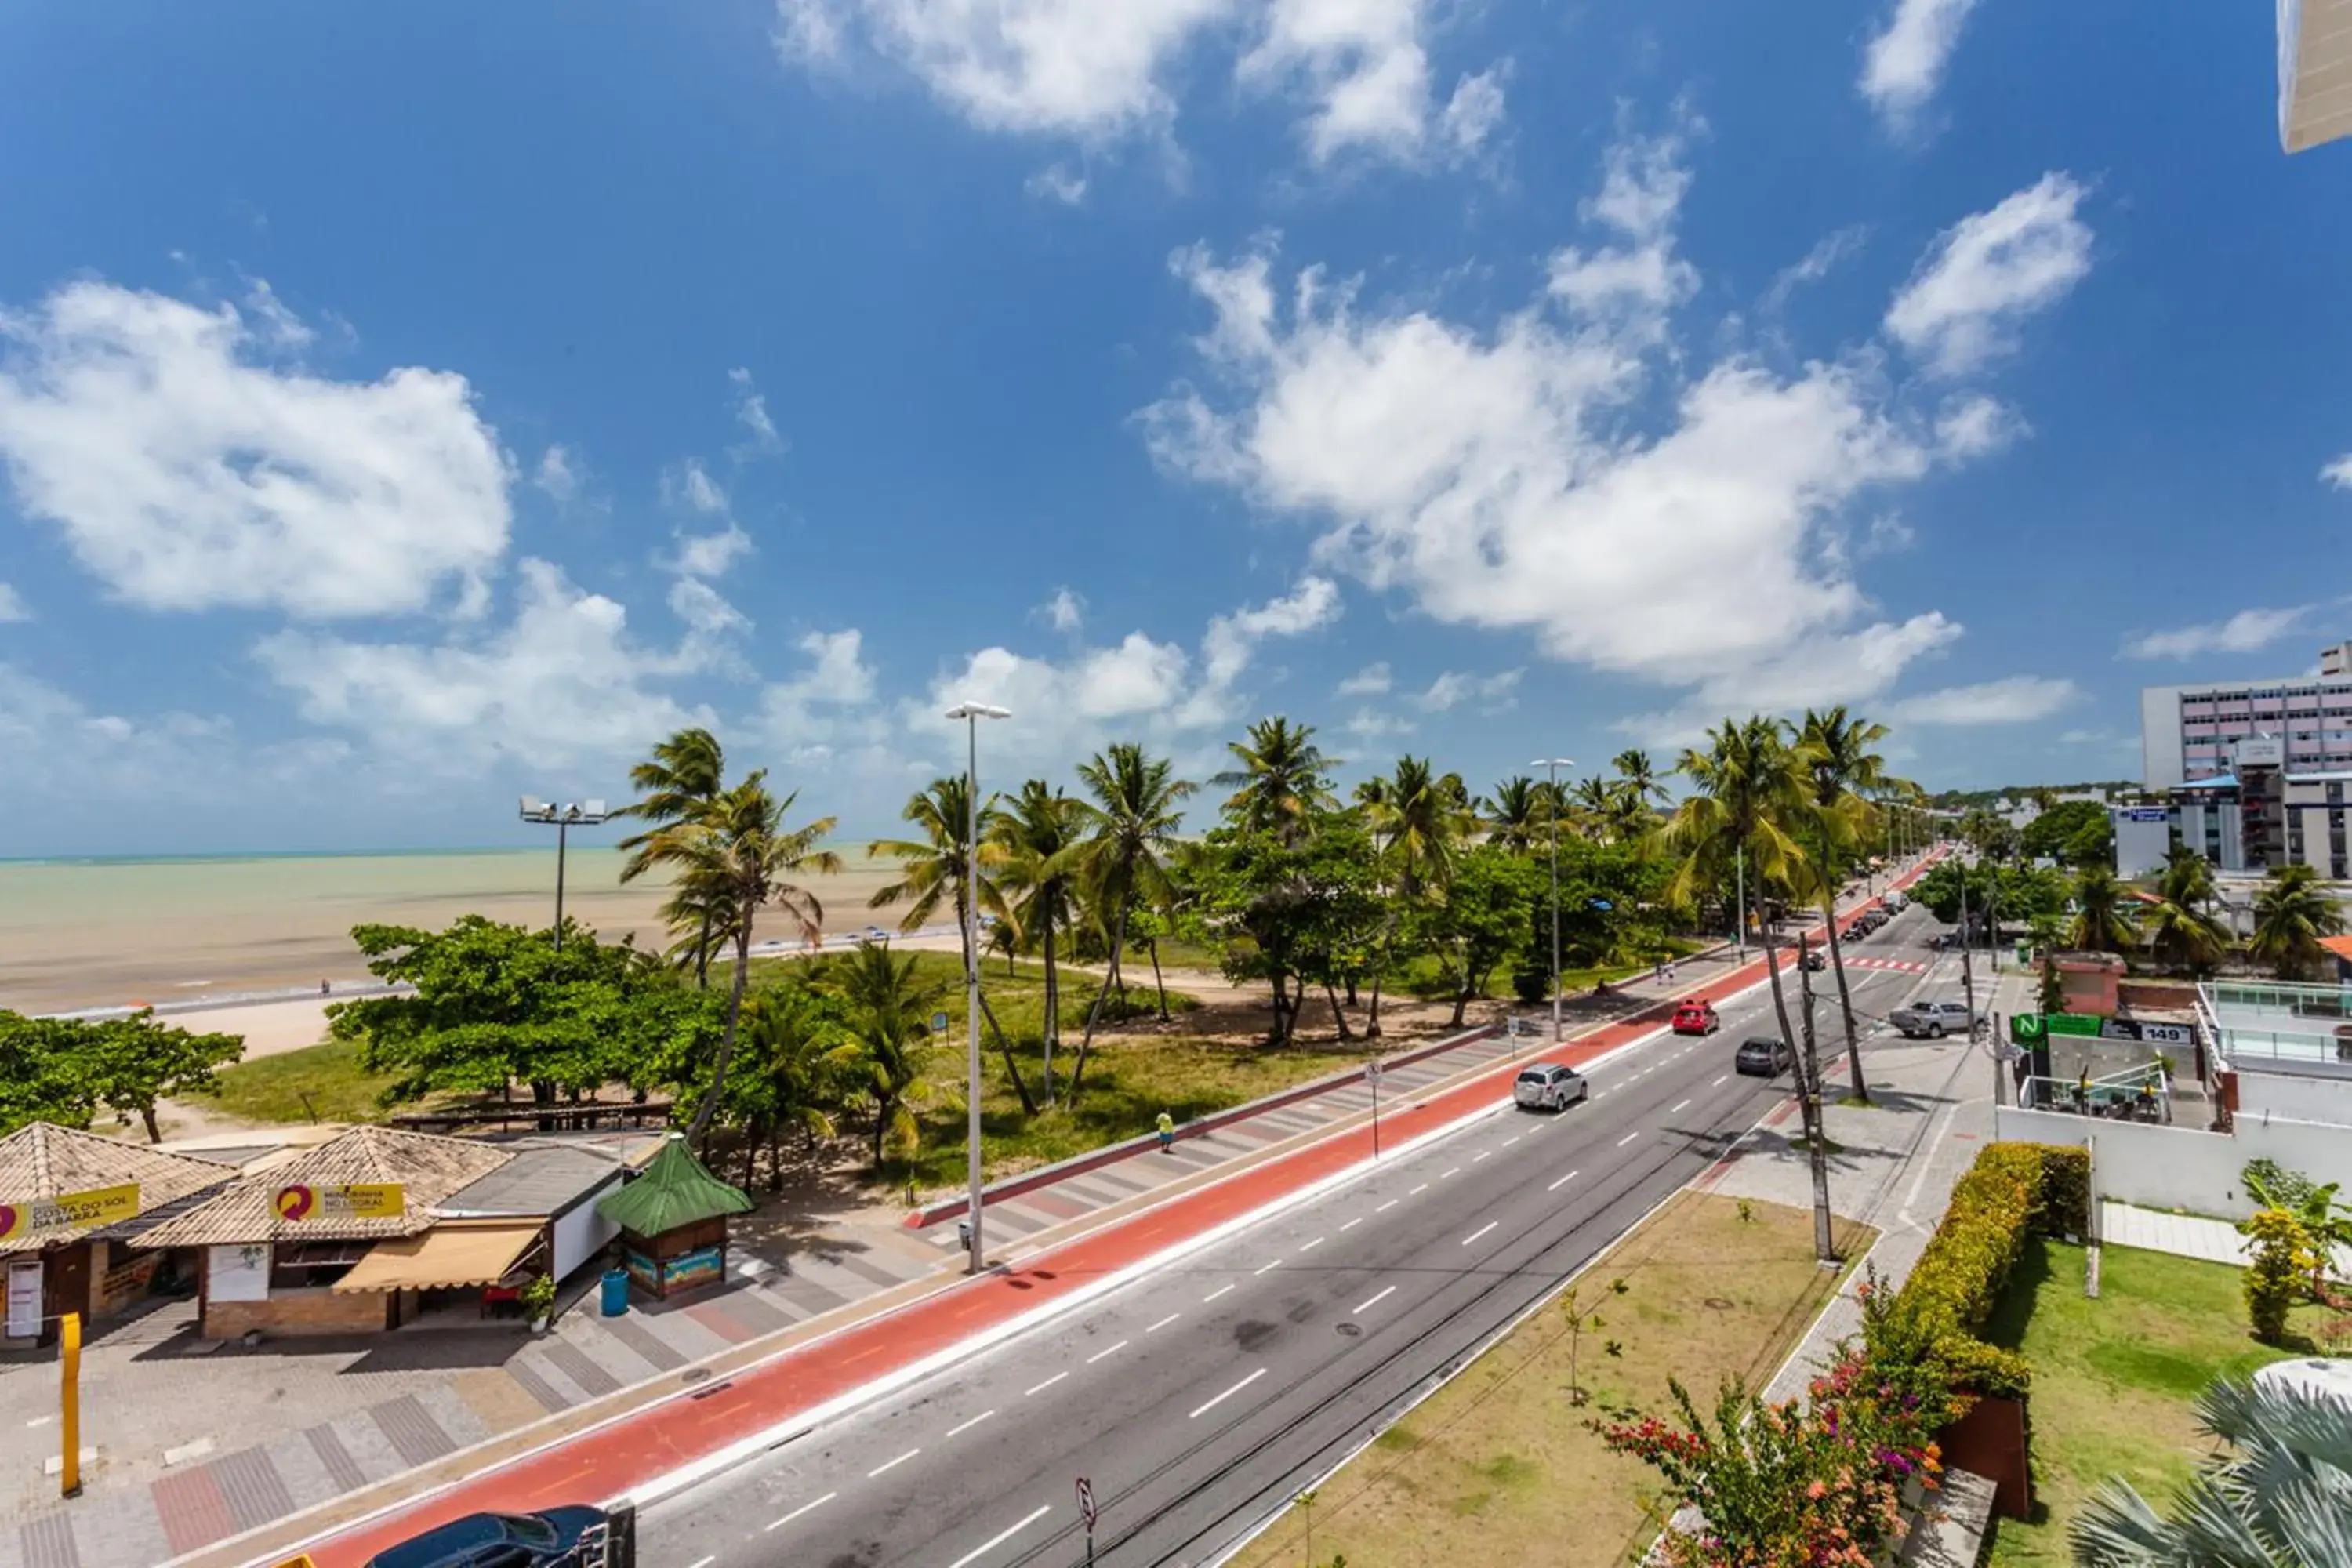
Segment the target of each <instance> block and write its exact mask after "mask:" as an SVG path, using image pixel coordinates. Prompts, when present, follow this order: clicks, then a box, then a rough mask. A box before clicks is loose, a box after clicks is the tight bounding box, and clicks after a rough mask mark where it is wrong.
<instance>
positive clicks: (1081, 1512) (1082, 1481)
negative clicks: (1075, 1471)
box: [1078, 1476, 1095, 1568]
mask: <svg viewBox="0 0 2352 1568" xmlns="http://www.w3.org/2000/svg"><path fill="white" fill-rule="evenodd" d="M1078 1517H1079V1518H1081V1519H1083V1520H1085V1521H1087V1568H1094V1562H1095V1484H1094V1482H1092V1481H1090V1480H1088V1479H1087V1478H1086V1477H1084V1476H1080V1477H1079V1478H1078Z"/></svg>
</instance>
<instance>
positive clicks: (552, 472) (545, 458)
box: [530, 446, 580, 506]
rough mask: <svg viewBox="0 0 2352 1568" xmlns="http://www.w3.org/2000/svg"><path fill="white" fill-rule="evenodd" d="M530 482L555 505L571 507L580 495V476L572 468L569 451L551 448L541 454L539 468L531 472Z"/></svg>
mask: <svg viewBox="0 0 2352 1568" xmlns="http://www.w3.org/2000/svg"><path fill="white" fill-rule="evenodd" d="M530 482H531V483H532V484H534V485H536V486H538V487H539V489H541V491H543V492H544V493H545V494H546V496H547V498H548V499H549V500H551V501H553V502H554V503H555V504H556V505H558V506H569V505H571V504H572V501H573V500H576V499H577V498H578V496H579V494H580V475H579V474H578V472H576V471H575V470H574V469H573V468H572V453H571V451H570V450H569V449H568V448H566V447H562V446H553V447H549V448H548V449H547V450H546V451H544V452H542V453H541V454H540V457H539V467H537V468H533V469H532V470H531V474H530Z"/></svg>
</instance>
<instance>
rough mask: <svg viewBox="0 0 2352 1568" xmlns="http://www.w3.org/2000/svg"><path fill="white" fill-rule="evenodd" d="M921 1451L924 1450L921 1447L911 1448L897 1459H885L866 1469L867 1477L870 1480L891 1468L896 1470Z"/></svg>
mask: <svg viewBox="0 0 2352 1568" xmlns="http://www.w3.org/2000/svg"><path fill="white" fill-rule="evenodd" d="M921 1452H922V1450H921V1449H920V1448H909V1449H908V1450H907V1451H906V1452H905V1453H903V1454H901V1455H899V1456H898V1458H895V1459H885V1460H883V1461H882V1462H881V1463H880V1464H878V1465H877V1466H875V1467H874V1468H872V1469H870V1470H868V1471H866V1479H867V1480H869V1481H870V1480H872V1479H874V1478H875V1477H877V1476H878V1475H882V1474H884V1473H886V1472H887V1471H890V1470H895V1469H897V1468H898V1467H899V1466H901V1465H903V1464H905V1463H906V1462H907V1461H908V1460H909V1459H911V1458H914V1457H915V1456H916V1455H918V1454H919V1453H921Z"/></svg>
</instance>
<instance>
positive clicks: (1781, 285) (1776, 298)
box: [1764, 224, 1870, 312]
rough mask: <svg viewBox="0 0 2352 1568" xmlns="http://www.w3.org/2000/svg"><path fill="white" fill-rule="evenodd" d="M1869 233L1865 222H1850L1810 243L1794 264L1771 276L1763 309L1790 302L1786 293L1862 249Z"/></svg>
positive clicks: (1817, 278)
mask: <svg viewBox="0 0 2352 1568" xmlns="http://www.w3.org/2000/svg"><path fill="white" fill-rule="evenodd" d="M1869 237H1870V229H1869V227H1868V226H1867V225H1864V224H1853V225H1852V226H1848V227H1845V228H1841V229H1838V230H1836V231H1834V232H1832V233H1830V234H1825V235H1823V236H1822V237H1821V238H1820V239H1818V240H1816V241H1814V243H1813V247H1812V248H1811V250H1808V251H1807V252H1805V254H1804V255H1803V256H1802V257H1801V258H1798V260H1797V263H1796V265H1794V266H1792V267H1784V268H1781V269H1780V271H1779V272H1777V273H1775V274H1774V275H1773V278H1772V287H1771V288H1769V289H1766V290H1765V291H1764V309H1765V310H1766V311H1767V312H1771V311H1777V310H1780V309H1782V308H1783V307H1785V306H1786V305H1787V304H1788V303H1789V296H1790V294H1792V293H1794V292H1796V291H1797V290H1798V289H1801V288H1803V287H1804V286H1805V285H1806V284H1808V283H1818V282H1820V281H1821V280H1822V279H1824V278H1826V277H1828V276H1829V275H1830V274H1831V273H1832V272H1833V271H1835V270H1836V269H1837V268H1838V267H1839V266H1840V265H1842V264H1843V262H1845V261H1846V260H1847V259H1848V258H1851V257H1853V256H1854V255H1855V254H1856V253H1857V252H1859V251H1860V250H1861V249H1862V246H1863V241H1864V240H1865V239H1867V238H1869Z"/></svg>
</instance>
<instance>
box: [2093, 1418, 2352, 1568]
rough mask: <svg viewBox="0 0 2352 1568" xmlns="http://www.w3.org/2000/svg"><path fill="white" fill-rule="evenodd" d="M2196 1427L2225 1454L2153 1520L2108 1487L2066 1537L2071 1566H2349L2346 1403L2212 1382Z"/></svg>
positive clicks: (2351, 1484) (2119, 1486) (2131, 1497)
mask: <svg viewBox="0 0 2352 1568" xmlns="http://www.w3.org/2000/svg"><path fill="white" fill-rule="evenodd" d="M2197 1424H2198V1426H2200V1427H2201V1428H2203V1430H2204V1432H2205V1433H2206V1435H2207V1436H2211V1437H2217V1438H2219V1439H2221V1442H2222V1443H2223V1444H2225V1445H2227V1447H2226V1448H2225V1449H2223V1450H2221V1451H2220V1452H2217V1453H2215V1454H2214V1455H2212V1457H2210V1458H2207V1459H2204V1460H2203V1461H2201V1462H2200V1465H2199V1467H2198V1472H2197V1475H2196V1477H2195V1479H2192V1480H2190V1481H2189V1484H2188V1485H2187V1486H2186V1487H2184V1488H2182V1489H2180V1491H2179V1494H2178V1495H2177V1496H2176V1498H2175V1499H2174V1500H2173V1503H2172V1509H2171V1514H2170V1517H2167V1516H2165V1515H2163V1514H2159V1513H2158V1512H2157V1511H2156V1510H2155V1509H2153V1508H2151V1507H2150V1506H2148V1504H2147V1500H2145V1499H2143V1498H2142V1497H2141V1496H2140V1495H2139V1493H2138V1492H2137V1491H2136V1490H2134V1489H2133V1488H2132V1486H2131V1484H2130V1483H2129V1482H2127V1481H2125V1480H2123V1479H2121V1478H2116V1479H2110V1480H2109V1481H2108V1482H2107V1484H2106V1486H2105V1489H2102V1490H2101V1491H2100V1492H2099V1493H2098V1495H2096V1496H2095V1497H2094V1498H2093V1499H2092V1500H2090V1502H2089V1503H2088V1504H2087V1505H2086V1506H2085V1507H2084V1510H2083V1512H2082V1514H2081V1515H2080V1516H2079V1517H2078V1518H2077V1519H2076V1520H2075V1521H2074V1527H2073V1529H2072V1530H2071V1531H2068V1534H2069V1536H2070V1538H2071V1543H2072V1546H2073V1548H2074V1562H2075V1563H2076V1565H2077V1568H2177V1565H2186V1564H2190V1563H2195V1564H2200V1568H2201V1565H2204V1564H2211V1565H2212V1568H2283V1565H2284V1564H2305V1563H2311V1564H2316V1563H2352V1510H2347V1508H2346V1506H2345V1499H2346V1498H2347V1496H2352V1405H2347V1402H2346V1401H2345V1400H2343V1399H2342V1398H2340V1397H2336V1396H2334V1395H2329V1394H2319V1393H2315V1392H2313V1391H2310V1390H2306V1389H2304V1388H2300V1387H2297V1386H2295V1385H2294V1384H2287V1383H2256V1382H2253V1381H2252V1380H2247V1381H2244V1382H2240V1381H2237V1380H2235V1379H2231V1378H2223V1379H2221V1380H2218V1381H2216V1382H2214V1383H2212V1384H2209V1385H2208V1386H2207V1387H2206V1390H2205V1392H2204V1393H2203V1394H2200V1395H2199V1396H2198V1399H2197Z"/></svg>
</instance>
